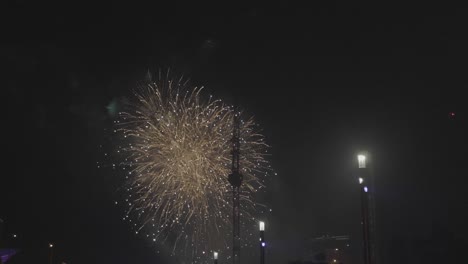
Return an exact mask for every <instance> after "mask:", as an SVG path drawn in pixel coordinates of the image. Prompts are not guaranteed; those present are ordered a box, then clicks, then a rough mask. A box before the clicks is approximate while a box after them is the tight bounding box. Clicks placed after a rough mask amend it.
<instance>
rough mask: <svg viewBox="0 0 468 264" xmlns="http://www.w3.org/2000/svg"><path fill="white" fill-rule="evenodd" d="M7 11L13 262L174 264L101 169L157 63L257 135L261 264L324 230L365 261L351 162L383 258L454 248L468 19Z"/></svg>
mask: <svg viewBox="0 0 468 264" xmlns="http://www.w3.org/2000/svg"><path fill="white" fill-rule="evenodd" d="M2 6H3V7H2V8H0V9H1V11H0V12H1V15H0V24H1V26H0V29H1V31H0V32H1V33H0V72H1V74H0V76H2V77H1V87H2V94H3V96H2V98H3V100H2V104H1V107H2V111H1V113H2V122H1V124H2V125H1V127H2V129H1V130H2V153H3V154H2V169H3V172H2V173H1V178H0V179H1V181H0V218H1V219H3V220H4V221H5V222H6V225H5V228H6V230H5V233H4V238H5V244H4V246H10V247H19V248H21V249H22V252H21V253H20V254H18V256H17V260H16V262H13V261H12V263H23V261H26V262H27V261H33V260H37V261H38V263H46V261H47V260H48V248H47V247H48V243H50V242H52V243H54V244H55V245H56V257H57V259H56V260H57V261H65V262H67V263H68V262H70V263H84V262H86V263H170V262H172V261H173V260H171V259H170V258H169V259H168V258H166V257H164V256H163V254H160V255H157V254H156V253H155V249H154V248H153V247H151V246H150V245H149V243H148V242H147V241H146V240H145V239H144V238H142V237H139V236H136V235H134V234H133V233H132V232H131V230H130V228H129V227H128V225H127V223H125V222H123V221H122V220H121V216H122V208H119V207H118V206H115V205H114V201H115V200H116V199H118V197H117V195H116V191H117V189H118V188H119V186H120V185H121V184H122V181H121V178H120V177H118V176H116V175H114V174H113V173H112V171H110V170H106V169H105V168H104V169H102V168H101V169H99V168H97V166H96V164H97V162H101V161H102V160H103V150H102V148H100V145H103V144H108V140H109V130H110V129H111V128H112V126H111V125H112V117H111V116H110V115H109V113H108V110H107V108H106V107H107V106H108V105H109V103H110V102H112V100H115V99H119V98H125V97H128V96H130V95H131V90H132V89H133V88H135V85H136V84H137V82H138V81H141V80H143V79H144V78H145V75H146V73H147V72H148V70H150V71H153V72H157V71H158V69H167V68H171V69H172V70H174V72H176V73H183V74H184V75H185V76H187V77H190V79H191V82H192V84H194V85H198V86H205V88H206V90H205V92H206V94H213V95H214V96H215V97H217V98H222V99H223V100H225V101H227V102H234V101H236V102H238V103H239V105H240V106H241V107H242V108H244V109H245V110H246V112H247V113H250V114H253V115H254V116H255V118H256V121H257V122H258V123H259V124H260V125H261V126H262V128H263V133H264V134H265V136H266V139H267V142H268V143H269V144H270V145H271V146H272V148H271V152H272V157H271V162H272V166H273V168H274V169H275V171H276V172H277V173H278V175H277V176H275V177H273V178H272V179H271V182H270V184H269V187H268V188H269V195H268V197H269V199H270V201H271V205H272V207H273V213H272V215H271V218H270V219H267V223H268V227H267V228H268V234H267V239H269V240H270V241H271V244H272V246H271V247H272V248H271V250H270V251H269V253H268V254H269V256H270V259H269V260H267V261H268V262H269V263H274V264H276V263H284V264H286V263H288V262H289V261H292V260H294V258H295V257H296V256H294V254H293V253H291V252H288V251H287V250H283V249H282V245H284V244H288V243H292V242H291V241H295V243H297V241H303V240H306V239H308V238H311V237H317V236H320V235H323V234H330V235H349V236H351V241H352V243H353V244H352V246H353V248H354V249H353V250H354V251H355V252H357V253H356V254H357V255H359V254H360V252H361V251H360V248H359V246H360V245H359V243H360V241H359V239H360V235H361V233H360V224H359V223H360V222H359V221H360V218H359V217H360V211H359V210H360V207H359V206H360V204H359V190H358V188H359V187H358V185H357V182H356V176H355V168H356V166H357V165H356V154H357V153H358V152H359V151H362V150H367V151H369V152H370V153H371V155H372V159H373V171H374V175H375V181H376V210H377V229H378V236H379V247H380V255H381V257H382V259H383V261H384V262H383V263H395V260H398V263H410V260H413V262H412V263H418V260H421V259H422V258H424V255H429V257H428V256H426V259H424V260H427V259H430V261H436V260H441V261H445V260H447V259H456V258H458V257H459V256H461V255H460V254H461V253H460V250H459V249H463V248H465V251H466V246H468V239H466V237H468V225H467V223H468V217H467V216H466V211H467V209H468V208H467V204H468V197H467V194H466V187H465V186H466V180H465V178H466V177H467V176H468V160H467V157H468V148H467V147H468V139H467V135H468V123H467V122H468V119H467V115H468V103H467V102H468V96H467V95H466V94H467V91H466V90H467V89H466V87H467V85H468V79H467V77H466V72H467V69H468V66H467V65H468V64H467V61H468V49H467V47H468V34H467V32H468V31H467V25H468V17H467V16H466V13H467V12H468V10H467V9H463V8H461V7H456V6H448V5H445V6H444V5H442V4H441V3H439V5H438V6H428V5H427V4H426V5H423V6H422V5H421V6H419V5H413V6H412V5H408V4H405V5H397V4H393V5H388V6H387V5H380V6H376V5H369V4H367V5H356V4H353V5H351V4H349V5H342V4H336V3H332V2H331V1H327V3H326V4H319V3H315V4H311V5H308V6H296V5H286V4H283V5H273V4H270V5H261V4H253V3H250V4H240V3H237V4H231V5H227V4H226V5H220V4H218V5H200V4H199V3H193V4H191V5H186V4H182V3H179V4H167V3H166V4H163V3H157V2H156V1H153V3H152V4H151V5H145V4H130V3H122V4H119V3H116V2H113V3H106V4H97V3H93V4H86V3H84V2H76V3H68V2H66V1H63V2H60V3H53V4H52V3H43V2H38V3H34V4H31V3H29V2H28V1H5V3H2ZM451 112H453V113H454V114H455V116H453V117H452V116H450V115H449V113H451ZM13 233H14V234H18V238H17V239H12V238H11V234H13ZM275 245H276V247H275ZM434 248H437V249H439V251H437V252H435V251H434V250H432V249H434ZM431 254H432V255H431ZM414 260H416V262H414ZM426 263H432V262H426ZM434 263H435V262H434ZM440 263H441V262H440Z"/></svg>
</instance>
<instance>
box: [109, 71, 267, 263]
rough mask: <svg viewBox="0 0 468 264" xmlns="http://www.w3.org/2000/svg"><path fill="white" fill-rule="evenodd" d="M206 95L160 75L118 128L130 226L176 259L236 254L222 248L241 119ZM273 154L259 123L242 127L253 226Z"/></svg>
mask: <svg viewBox="0 0 468 264" xmlns="http://www.w3.org/2000/svg"><path fill="white" fill-rule="evenodd" d="M201 92H202V88H193V87H190V86H189V85H188V84H187V82H184V81H183V80H182V79H178V80H172V79H170V78H169V77H161V76H160V77H159V80H158V81H157V82H152V81H151V82H148V83H146V84H144V85H141V86H140V87H139V89H138V91H137V92H135V97H134V99H135V100H133V102H132V103H130V104H129V105H128V108H127V109H126V111H125V112H120V113H119V119H118V120H117V121H116V126H117V128H116V130H115V132H116V133H118V134H119V135H121V136H122V137H123V142H124V143H123V144H122V145H121V146H120V147H119V149H118V152H119V153H120V154H121V155H123V156H122V159H123V162H122V163H121V165H122V166H121V167H122V168H123V169H124V170H125V171H126V175H127V176H126V178H127V183H128V187H127V190H128V194H127V195H128V197H127V199H126V204H127V205H128V213H127V215H126V216H125V219H128V220H129V221H132V219H133V222H132V225H133V226H134V227H135V231H136V232H137V233H138V232H143V231H145V232H146V233H147V236H148V237H149V238H150V239H152V240H153V241H156V242H161V243H163V244H166V245H167V244H171V245H172V246H171V247H172V251H173V252H174V251H175V250H176V249H178V248H181V249H185V250H187V249H189V250H190V251H192V254H199V253H200V252H203V253H205V251H207V250H214V249H217V250H222V249H223V248H224V249H225V248H228V247H229V244H228V243H226V242H225V243H224V244H220V242H219V241H220V240H221V241H225V239H226V235H228V234H230V230H231V215H232V205H231V200H232V194H231V186H230V185H229V183H228V181H227V176H228V175H229V173H230V170H231V149H232V142H231V138H232V130H233V129H232V126H233V117H234V115H235V114H236V112H235V111H234V110H233V108H232V107H229V106H227V105H225V104H224V103H223V102H222V101H220V100H213V99H211V96H210V99H209V100H203V98H202V95H201ZM266 151H267V145H266V144H265V142H264V137H263V136H262V135H261V134H260V133H259V132H258V126H257V125H256V124H255V123H254V121H253V119H252V118H249V119H247V120H244V121H242V122H241V161H240V168H241V171H242V173H243V175H244V182H243V185H242V187H241V207H242V218H243V223H244V225H246V226H248V225H250V224H251V222H253V221H254V220H255V215H256V208H257V207H258V203H256V202H255V194H256V192H257V191H258V190H259V189H262V188H263V187H264V186H263V184H264V180H265V177H266V176H267V175H268V172H269V165H268V162H267V160H266V159H265V156H266ZM131 215H133V216H135V217H136V218H135V217H133V218H132V217H131ZM253 226H256V225H255V223H253ZM247 233H248V232H247ZM200 245H202V246H200Z"/></svg>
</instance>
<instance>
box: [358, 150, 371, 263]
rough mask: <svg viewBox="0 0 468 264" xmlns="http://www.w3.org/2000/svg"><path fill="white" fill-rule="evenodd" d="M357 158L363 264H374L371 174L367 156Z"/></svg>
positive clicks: (362, 155) (360, 155)
mask: <svg viewBox="0 0 468 264" xmlns="http://www.w3.org/2000/svg"><path fill="white" fill-rule="evenodd" d="M357 160H358V175H359V178H358V180H359V189H360V196H361V225H362V236H363V248H364V264H375V227H374V224H375V219H374V218H375V212H374V207H373V185H372V184H371V175H370V171H369V168H368V163H369V162H368V156H367V155H364V154H359V155H358V156H357ZM371 189H372V190H371Z"/></svg>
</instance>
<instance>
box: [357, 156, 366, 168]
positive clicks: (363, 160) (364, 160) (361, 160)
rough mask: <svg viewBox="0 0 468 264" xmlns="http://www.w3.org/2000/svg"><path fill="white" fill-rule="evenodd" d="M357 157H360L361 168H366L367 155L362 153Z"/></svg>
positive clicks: (359, 164)
mask: <svg viewBox="0 0 468 264" xmlns="http://www.w3.org/2000/svg"><path fill="white" fill-rule="evenodd" d="M357 159H358V166H359V168H360V169H363V168H366V156H365V155H362V154H360V155H358V156H357Z"/></svg>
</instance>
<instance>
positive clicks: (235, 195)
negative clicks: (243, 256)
mask: <svg viewBox="0 0 468 264" xmlns="http://www.w3.org/2000/svg"><path fill="white" fill-rule="evenodd" d="M233 121H234V123H233V131H232V172H231V174H229V177H228V180H229V183H230V184H231V186H232V227H233V229H232V239H233V241H232V242H233V246H232V257H233V258H232V263H233V264H240V245H241V244H240V200H239V188H240V186H241V184H242V180H243V176H242V174H241V173H240V171H239V160H240V113H239V112H236V113H235V115H234V120H233Z"/></svg>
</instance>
